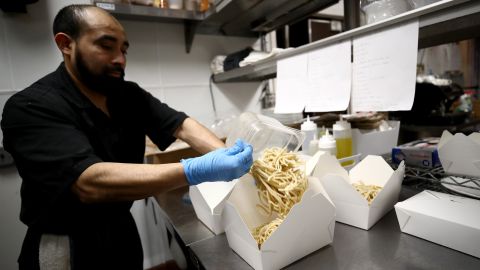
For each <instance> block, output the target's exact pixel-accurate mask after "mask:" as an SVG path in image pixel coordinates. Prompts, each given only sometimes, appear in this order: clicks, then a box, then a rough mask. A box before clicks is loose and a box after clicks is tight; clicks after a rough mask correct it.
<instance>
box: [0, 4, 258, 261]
mask: <svg viewBox="0 0 480 270" xmlns="http://www.w3.org/2000/svg"><path fill="white" fill-rule="evenodd" d="M53 34H54V38H55V42H56V44H57V47H58V48H59V50H60V51H61V53H62V56H63V60H64V61H63V62H62V63H61V64H60V66H59V67H58V68H57V69H56V70H55V71H54V72H52V73H50V74H48V75H47V76H45V77H43V78H41V79H40V80H38V81H37V82H35V83H33V84H32V85H31V86H29V87H27V88H26V89H24V90H23V91H20V92H18V93H16V94H15V95H13V96H12V97H11V98H10V99H9V100H8V102H7V103H6V105H5V107H4V111H3V119H2V123H1V127H2V130H3V134H4V142H3V145H4V147H5V149H6V150H7V151H8V152H10V153H11V154H12V156H13V158H14V160H15V163H16V166H17V169H18V171H19V174H20V176H21V177H22V187H21V198H22V206H21V213H20V219H21V221H22V222H23V223H25V224H26V225H27V226H28V230H27V233H26V236H25V239H24V243H23V246H22V250H21V254H20V256H19V259H18V262H19V268H20V269H49V270H55V269H143V254H142V246H141V243H140V238H139V235H138V232H137V228H136V225H135V222H134V220H133V218H132V216H131V214H130V207H131V205H132V202H133V201H134V200H138V199H142V198H146V197H149V196H152V195H155V194H158V193H161V192H164V191H167V190H169V189H173V188H177V187H180V186H182V185H187V184H190V185H195V184H198V183H201V182H203V181H219V180H222V181H226V180H232V179H235V178H238V177H240V176H241V175H243V174H245V173H246V172H247V171H248V169H249V168H250V166H251V164H252V148H251V146H250V145H248V144H246V143H244V142H243V141H241V140H239V141H237V143H236V144H235V145H234V146H233V147H231V148H225V145H224V143H223V142H222V141H221V140H220V139H218V138H217V137H216V136H215V135H214V134H213V133H212V132H210V131H209V130H208V129H207V128H206V127H204V126H202V125H201V124H200V123H198V122H197V121H195V120H194V119H192V118H190V117H188V116H187V115H186V114H185V113H183V112H179V111H176V110H174V109H172V108H170V107H169V106H168V105H166V104H165V103H162V102H160V101H159V100H158V99H156V98H155V97H153V96H152V95H151V94H149V93H148V92H147V91H145V90H143V89H142V88H140V87H139V86H138V85H137V84H135V83H133V82H128V81H125V80H124V78H123V77H124V71H125V67H126V54H127V50H128V47H129V43H128V39H127V36H126V33H125V31H124V29H123V27H122V25H121V24H120V23H119V22H118V21H117V20H116V19H115V18H114V17H112V16H111V15H110V14H109V13H107V12H106V11H104V10H102V9H100V8H97V7H95V6H91V5H70V6H67V7H64V8H62V9H61V10H60V11H59V12H58V14H57V15H56V17H55V20H54V23H53ZM145 136H148V137H149V138H150V139H151V140H152V141H153V142H154V143H155V144H156V145H157V146H158V147H159V148H160V149H165V148H167V147H168V146H169V145H170V144H171V143H172V142H173V141H174V140H175V139H177V138H178V139H181V140H183V141H185V142H187V143H188V144H189V145H191V146H192V148H194V149H195V150H197V151H198V152H200V153H202V154H204V155H203V156H200V157H197V158H191V159H185V160H181V161H180V162H178V163H171V164H142V162H143V157H144V151H145Z"/></svg>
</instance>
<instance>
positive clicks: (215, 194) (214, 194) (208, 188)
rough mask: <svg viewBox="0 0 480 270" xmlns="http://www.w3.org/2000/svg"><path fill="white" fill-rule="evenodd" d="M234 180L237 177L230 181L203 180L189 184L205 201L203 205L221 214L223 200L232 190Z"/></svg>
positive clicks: (212, 211)
mask: <svg viewBox="0 0 480 270" xmlns="http://www.w3.org/2000/svg"><path fill="white" fill-rule="evenodd" d="M236 182H237V179H235V180H233V181H230V182H225V181H218V182H203V183H201V184H199V185H195V186H191V188H190V190H192V191H194V192H195V193H198V194H200V195H201V197H202V201H203V202H204V203H205V204H203V205H204V206H205V205H206V207H207V208H208V209H209V210H210V212H211V213H212V214H214V213H215V214H221V213H222V210H223V206H224V204H225V200H226V199H227V198H228V195H230V193H231V192H232V190H233V187H234V186H235V183H236Z"/></svg>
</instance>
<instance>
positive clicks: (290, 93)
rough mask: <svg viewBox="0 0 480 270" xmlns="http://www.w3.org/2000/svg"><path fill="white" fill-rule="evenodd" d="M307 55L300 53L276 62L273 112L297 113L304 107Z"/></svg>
mask: <svg viewBox="0 0 480 270" xmlns="http://www.w3.org/2000/svg"><path fill="white" fill-rule="evenodd" d="M307 81H308V80H307V55H306V54H300V55H295V56H292V57H289V58H286V59H281V60H279V61H278V62H277V89H276V93H275V110H274V112H275V113H299V112H302V111H303V109H304V108H305V92H306V89H307Z"/></svg>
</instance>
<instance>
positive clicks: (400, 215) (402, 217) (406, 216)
mask: <svg viewBox="0 0 480 270" xmlns="http://www.w3.org/2000/svg"><path fill="white" fill-rule="evenodd" d="M395 213H396V214H397V220H398V225H399V226H400V230H401V231H402V232H403V231H404V229H405V226H406V225H407V223H408V221H409V220H410V217H411V215H410V213H409V212H408V211H407V210H404V209H402V208H400V207H397V205H396V204H395Z"/></svg>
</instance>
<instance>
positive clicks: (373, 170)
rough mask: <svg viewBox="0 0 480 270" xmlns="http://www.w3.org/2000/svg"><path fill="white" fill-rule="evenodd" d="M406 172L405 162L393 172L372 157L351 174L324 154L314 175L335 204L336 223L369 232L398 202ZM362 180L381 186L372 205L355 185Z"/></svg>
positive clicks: (351, 171)
mask: <svg viewBox="0 0 480 270" xmlns="http://www.w3.org/2000/svg"><path fill="white" fill-rule="evenodd" d="M404 172H405V165H404V163H403V162H402V163H401V164H400V165H399V166H398V168H397V170H395V171H394V170H393V169H392V168H391V167H390V165H388V163H387V162H385V160H384V159H383V158H382V157H380V156H371V155H370V156H367V157H365V158H364V159H363V160H362V161H360V162H359V163H358V164H357V165H356V166H355V167H353V168H352V169H351V170H350V172H349V173H348V172H347V171H346V170H345V169H344V168H342V166H341V165H340V163H339V162H338V161H337V160H336V159H335V157H333V156H331V155H324V156H322V157H321V158H320V160H319V161H318V164H317V167H316V168H315V171H314V173H313V176H315V177H318V178H319V179H320V181H321V182H322V184H323V186H324V187H325V190H326V191H327V193H328V195H329V196H330V198H331V199H332V201H333V203H334V204H335V209H336V220H337V221H339V222H342V223H345V224H348V225H352V226H355V227H358V228H361V229H364V230H368V229H370V228H371V227H372V226H373V225H374V224H375V223H376V222H377V221H378V220H380V218H382V217H383V216H384V215H385V214H386V213H387V212H388V211H390V210H391V209H392V208H393V206H394V205H395V203H396V202H397V201H398V196H399V194H400V189H401V185H402V181H403V176H404ZM359 181H362V182H363V183H364V184H366V185H377V186H381V187H382V190H381V191H379V192H378V194H377V196H376V197H375V199H374V200H373V201H372V202H371V204H370V205H369V204H368V201H367V200H366V199H365V198H364V197H363V196H362V195H361V194H360V193H359V192H357V190H356V189H355V187H354V186H353V185H352V184H353V183H356V182H359Z"/></svg>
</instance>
